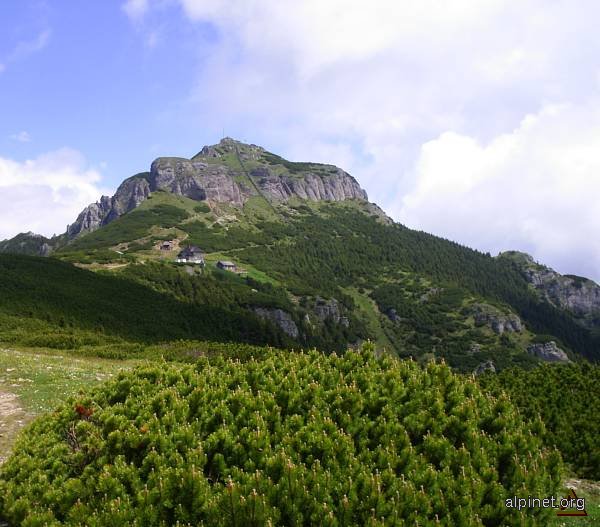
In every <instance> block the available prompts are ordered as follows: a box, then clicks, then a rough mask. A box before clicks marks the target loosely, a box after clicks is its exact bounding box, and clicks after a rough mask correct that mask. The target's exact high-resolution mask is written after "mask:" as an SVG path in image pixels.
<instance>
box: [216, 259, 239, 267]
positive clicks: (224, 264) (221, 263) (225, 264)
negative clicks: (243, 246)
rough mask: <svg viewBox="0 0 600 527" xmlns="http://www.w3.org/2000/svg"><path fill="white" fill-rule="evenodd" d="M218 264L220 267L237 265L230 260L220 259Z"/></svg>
mask: <svg viewBox="0 0 600 527" xmlns="http://www.w3.org/2000/svg"><path fill="white" fill-rule="evenodd" d="M217 265H218V266H220V267H235V264H234V263H233V262H230V261H229V260H219V261H218V262H217Z"/></svg>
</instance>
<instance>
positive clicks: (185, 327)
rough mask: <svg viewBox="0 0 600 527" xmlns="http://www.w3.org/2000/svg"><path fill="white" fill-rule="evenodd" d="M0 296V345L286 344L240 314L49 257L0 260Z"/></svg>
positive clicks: (252, 317)
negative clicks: (115, 341)
mask: <svg viewBox="0 0 600 527" xmlns="http://www.w3.org/2000/svg"><path fill="white" fill-rule="evenodd" d="M0 291H1V294H0V317H2V320H3V323H2V326H1V327H2V329H1V331H0V340H3V341H4V342H13V343H19V344H24V345H28V346H35V345H40V346H49V347H57V348H72V347H78V346H79V345H82V344H86V343H90V344H99V343H102V341H103V340H108V341H110V340H111V338H120V339H123V340H129V341H140V342H160V341H167V340H174V339H180V338H188V339H190V338H196V339H209V340H215V341H241V342H251V343H262V344H274V345H289V344H290V343H291V342H290V340H289V339H287V338H286V335H285V334H283V333H282V332H281V331H280V330H279V328H277V327H275V326H273V325H272V324H269V323H267V322H265V321H263V320H261V319H260V318H258V317H257V316H256V315H254V314H253V313H250V312H248V311H246V310H241V309H239V308H238V309H236V308H235V307H234V306H225V307H223V306H215V305H212V306H206V305H202V304H193V303H189V302H182V301H180V300H177V299H175V298H173V297H172V296H171V295H167V294H162V293H159V292H157V291H156V290H154V289H151V288H149V287H146V286H144V285H142V284H140V283H138V282H134V281H131V280H127V279H125V278H122V277H119V276H115V275H113V274H100V273H93V272H90V271H87V270H83V269H79V268H77V267H74V266H73V265H71V264H68V263H66V262H61V261H58V260H55V259H52V258H49V259H48V258H36V257H30V256H16V255H0Z"/></svg>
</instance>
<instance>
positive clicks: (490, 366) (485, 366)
mask: <svg viewBox="0 0 600 527" xmlns="http://www.w3.org/2000/svg"><path fill="white" fill-rule="evenodd" d="M486 371H490V372H492V373H496V366H495V365H494V361H492V360H486V361H485V362H482V363H481V364H479V366H477V368H475V369H474V370H473V373H474V374H475V375H481V374H482V373H485V372H486Z"/></svg>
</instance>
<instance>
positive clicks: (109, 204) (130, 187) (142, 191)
mask: <svg viewBox="0 0 600 527" xmlns="http://www.w3.org/2000/svg"><path fill="white" fill-rule="evenodd" d="M150 192H151V191H150V184H149V182H148V180H147V173H143V174H138V175H136V176H133V177H130V178H129V179H126V180H125V181H123V183H121V185H120V186H119V188H118V189H117V192H115V195H114V196H113V197H109V196H102V197H101V198H100V201H98V202H96V203H92V204H91V205H88V206H87V207H86V208H85V209H83V211H82V212H81V213H80V214H79V216H77V219H76V220H75V222H74V223H73V224H72V225H68V226H67V236H68V237H69V238H74V237H75V236H77V235H78V234H81V233H83V232H92V231H95V230H96V229H98V228H99V227H101V226H102V225H106V224H107V223H109V222H111V221H112V220H114V219H116V218H118V217H119V216H121V215H122V214H125V213H126V212H129V211H130V210H133V209H135V208H136V207H137V206H139V204H140V203H142V201H144V200H145V199H146V198H147V197H148V196H149V195H150Z"/></svg>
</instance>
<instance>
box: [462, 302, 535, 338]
mask: <svg viewBox="0 0 600 527" xmlns="http://www.w3.org/2000/svg"><path fill="white" fill-rule="evenodd" d="M472 314H473V318H474V320H475V325H476V326H484V325H487V326H488V327H490V328H491V330H492V331H493V332H494V333H496V334H497V335H502V334H503V333H504V332H507V333H515V332H517V333H518V332H521V331H523V324H522V323H521V319H520V318H519V317H518V316H517V315H515V314H512V313H510V314H504V313H502V312H501V311H500V310H498V309H496V308H495V307H493V306H490V305H489V304H475V305H474V306H473V309H472Z"/></svg>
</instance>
